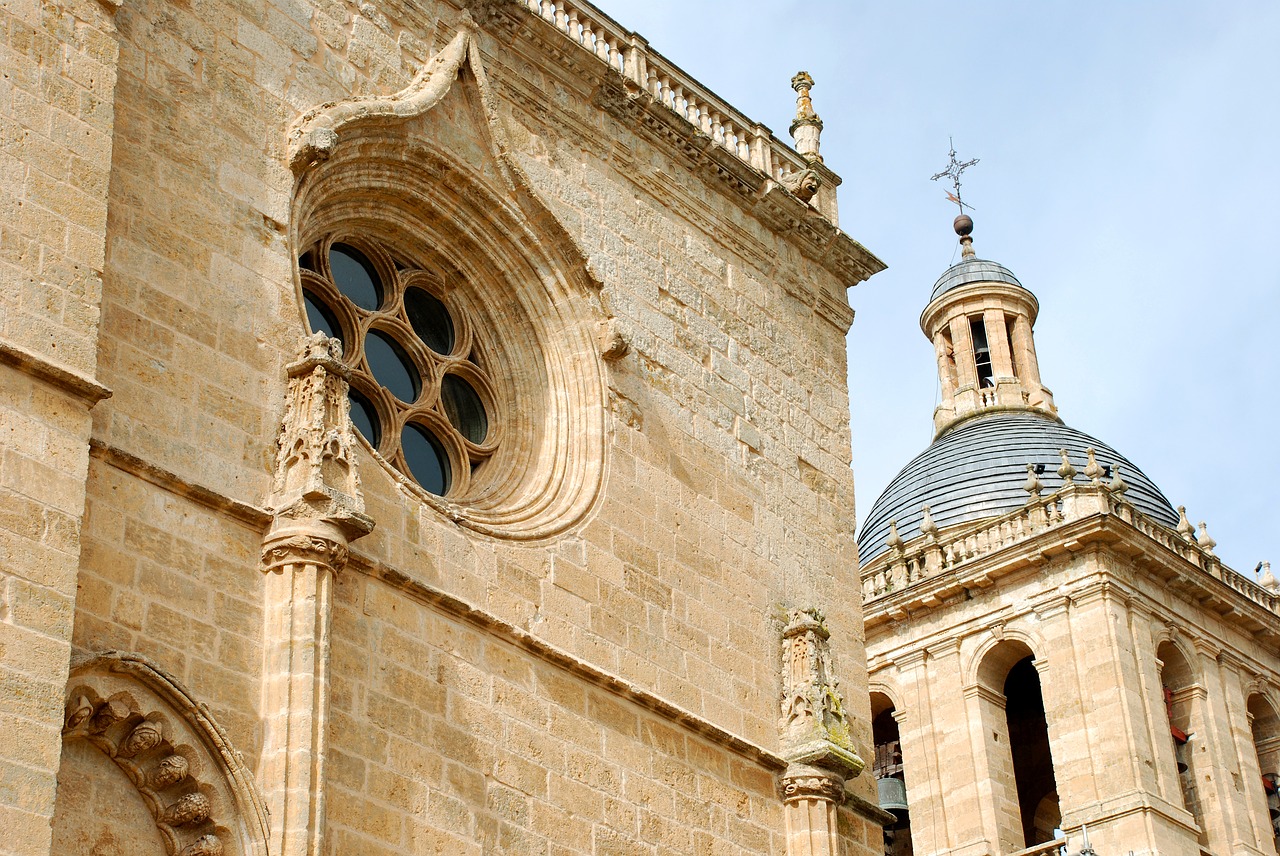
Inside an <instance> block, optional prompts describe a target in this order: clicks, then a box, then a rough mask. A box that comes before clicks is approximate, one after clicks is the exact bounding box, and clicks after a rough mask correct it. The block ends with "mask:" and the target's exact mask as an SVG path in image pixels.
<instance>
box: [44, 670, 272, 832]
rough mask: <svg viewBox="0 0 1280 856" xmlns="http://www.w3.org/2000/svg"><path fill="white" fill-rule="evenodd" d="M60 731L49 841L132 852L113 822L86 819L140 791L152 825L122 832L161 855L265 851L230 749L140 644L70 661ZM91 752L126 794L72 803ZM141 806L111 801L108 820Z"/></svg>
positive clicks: (262, 822) (258, 806)
mask: <svg viewBox="0 0 1280 856" xmlns="http://www.w3.org/2000/svg"><path fill="white" fill-rule="evenodd" d="M62 740H63V763H62V766H61V769H60V770H59V773H58V798H57V804H56V807H55V813H54V842H55V850H58V851H59V852H62V851H64V850H65V851H67V852H69V853H73V852H78V850H77V849H76V848H77V847H81V846H83V847H87V848H91V852H93V853H95V854H96V853H98V852H100V850H103V849H104V845H105V852H115V851H114V850H113V849H112V842H115V846H116V847H120V848H121V849H122V851H126V852H137V851H136V850H135V849H134V848H133V847H132V846H130V843H128V842H125V841H120V840H118V838H119V836H118V835H117V834H116V831H113V830H111V829H108V830H106V832H105V834H104V833H103V832H102V831H101V830H100V826H101V824H99V825H98V826H95V822H96V821H97V820H99V818H97V817H93V816H89V815H91V814H92V813H102V814H113V813H114V812H111V811H104V807H107V808H109V807H110V806H113V805H116V804H128V803H131V802H132V803H134V804H136V803H137V802H138V801H140V802H141V804H142V805H144V806H145V813H146V814H149V816H150V822H151V823H152V824H154V830H141V829H134V830H131V832H133V833H136V834H137V835H138V837H139V840H143V841H146V840H150V841H155V840H156V839H157V838H158V840H159V843H160V846H161V847H162V848H163V852H164V853H165V854H166V856H267V844H266V841H267V815H266V812H265V811H264V809H263V806H262V801H261V799H260V797H259V795H258V792H257V789H256V787H255V786H254V783H253V777H252V774H251V773H250V771H249V770H248V769H247V768H246V767H245V765H244V761H243V759H242V758H241V757H240V753H239V752H237V751H236V750H235V749H234V748H233V747H232V746H231V743H230V741H229V740H228V738H227V735H226V733H225V732H224V731H223V730H222V728H221V727H219V726H218V724H217V723H216V722H215V721H214V720H213V718H212V716H211V715H210V714H209V709H208V708H207V707H206V706H204V705H202V704H200V703H199V702H197V701H196V700H195V698H194V697H193V696H192V695H191V693H190V692H188V691H187V690H186V689H185V688H184V687H183V686H182V685H181V684H179V683H178V682H177V681H176V680H175V679H174V678H172V677H171V676H169V675H168V674H166V673H165V672H164V671H162V670H161V669H160V668H158V667H157V666H156V665H154V664H153V663H151V662H150V661H149V660H147V659H146V658H145V657H143V656H141V655H140V654H128V653H122V652H117V651H110V652H107V653H104V654H100V655H97V656H94V657H90V658H88V659H84V660H81V661H79V662H76V663H73V665H72V669H71V676H70V679H69V680H68V683H67V695H66V709H65V716H64V720H63V728H62ZM82 747H92V750H91V751H90V752H88V753H87V754H86V753H84V752H82V751H81V750H82ZM94 757H100V758H104V759H106V761H108V762H110V765H114V767H115V768H116V769H117V770H118V771H119V773H121V774H123V775H122V776H121V775H115V776H114V777H112V776H107V777H102V776H99V782H100V783H107V784H108V785H110V784H112V783H115V784H119V785H122V786H124V783H125V782H128V786H131V787H132V790H133V791H134V795H131V794H128V793H112V794H109V795H107V794H96V795H95V796H93V798H91V799H88V800H86V802H87V804H80V805H77V804H74V803H76V802H77V798H82V797H84V794H83V792H82V791H81V790H80V789H78V787H77V785H78V781H77V780H78V777H80V776H83V775H86V774H87V773H90V772H92V771H89V770H86V769H85V768H84V766H83V765H84V763H85V761H86V760H88V759H92V758H94ZM90 763H91V764H99V762H93V761H90ZM126 787H127V786H126ZM135 795H136V796H135ZM142 816H144V815H143V813H142V812H139V811H134V812H133V813H132V815H129V813H128V812H127V811H121V812H120V813H119V814H118V816H117V817H116V818H115V820H116V822H117V824H119V823H120V822H121V820H120V819H121V818H125V820H124V821H123V822H125V823H128V822H130V821H129V820H128V818H130V817H131V818H132V819H133V821H134V822H136V821H138V820H139V819H140V818H141V817H142ZM84 852H90V849H85V851H84Z"/></svg>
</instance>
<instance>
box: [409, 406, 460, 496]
mask: <svg viewBox="0 0 1280 856" xmlns="http://www.w3.org/2000/svg"><path fill="white" fill-rule="evenodd" d="M400 449H401V450H402V451H403V452H404V462H405V463H406V464H408V465H409V474H410V475H412V476H413V478H414V481H416V482H417V483H418V484H420V485H422V486H423V487H424V488H426V489H427V491H428V492H429V493H434V494H435V495H436V496H443V495H444V494H445V493H447V492H448V490H449V483H450V481H451V478H450V471H449V457H448V456H447V455H446V454H445V452H444V447H443V446H441V445H440V441H439V440H437V439H436V438H435V437H434V436H432V434H431V432H430V431H428V430H427V429H426V428H423V427H422V426H421V425H415V424H413V423H412V422H410V423H409V424H408V425H406V426H404V433H403V434H401V435H400Z"/></svg>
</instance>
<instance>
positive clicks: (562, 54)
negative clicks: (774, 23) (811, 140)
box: [467, 0, 885, 330]
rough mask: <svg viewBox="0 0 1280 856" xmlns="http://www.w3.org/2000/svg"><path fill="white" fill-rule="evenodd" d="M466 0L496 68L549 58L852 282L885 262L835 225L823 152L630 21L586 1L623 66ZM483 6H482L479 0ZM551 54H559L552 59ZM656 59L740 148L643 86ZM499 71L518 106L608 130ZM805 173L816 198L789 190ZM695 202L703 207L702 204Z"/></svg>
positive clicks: (630, 123)
mask: <svg viewBox="0 0 1280 856" xmlns="http://www.w3.org/2000/svg"><path fill="white" fill-rule="evenodd" d="M467 5H468V6H469V8H470V9H471V12H472V14H473V15H474V16H475V18H476V19H477V20H478V22H479V26H480V31H481V32H483V33H485V34H486V35H487V36H488V38H486V39H481V40H480V44H481V51H482V53H484V55H485V61H486V62H487V63H489V64H490V65H491V66H492V67H494V68H499V67H508V68H509V67H510V65H511V60H510V58H509V57H504V56H503V53H504V52H508V51H509V52H511V53H513V54H515V55H518V56H520V57H521V58H523V59H524V60H525V61H527V62H530V63H532V64H535V65H538V66H540V67H546V71H547V72H548V73H549V74H551V75H552V76H553V77H555V78H556V79H557V80H558V81H560V82H563V83H565V84H567V85H569V86H570V87H572V88H574V89H577V90H578V91H579V92H580V93H582V94H584V95H585V96H586V98H585V99H584V100H588V101H589V102H590V103H591V104H593V105H594V106H595V107H596V108H597V109H599V110H601V111H602V112H604V113H606V114H607V115H609V116H611V117H612V118H613V119H615V120H617V121H618V122H620V123H622V124H623V125H625V126H626V127H628V128H629V129H630V130H632V131H633V132H634V133H636V134H637V135H638V136H640V137H643V138H644V139H646V140H648V141H650V142H651V143H653V144H655V145H657V146H659V147H660V148H662V149H663V150H665V151H666V152H667V153H668V154H670V155H671V156H672V157H673V158H674V159H675V160H676V161H678V162H681V163H683V164H685V165H687V166H688V167H689V168H690V169H691V170H692V171H693V172H694V173H696V174H698V175H701V176H702V177H703V178H705V179H706V180H707V181H708V183H709V184H711V185H712V186H718V187H719V188H720V189H721V190H722V191H723V192H724V196H725V197H726V198H728V199H731V200H733V201H735V202H736V203H738V204H739V205H740V206H741V207H743V208H744V209H745V210H746V211H747V212H748V213H750V214H752V215H753V216H755V217H756V219H758V220H759V221H760V222H761V223H762V224H764V225H765V226H766V227H767V228H768V229H769V230H770V231H772V232H773V233H774V234H776V235H778V236H779V237H781V238H783V239H784V240H787V241H788V242H789V243H791V244H792V245H793V246H795V247H796V248H797V249H798V250H799V251H800V253H801V254H802V255H804V256H805V257H806V258H807V259H809V260H810V261H812V262H815V263H817V264H818V265H820V266H822V267H823V268H825V269H826V270H828V271H829V272H830V273H832V274H834V275H835V276H836V277H837V278H839V280H840V281H841V282H842V283H843V284H844V286H845V287H846V288H849V287H852V286H854V285H857V284H858V283H859V282H862V281H863V280H865V279H867V278H868V277H870V276H872V275H873V274H875V273H878V272H879V271H881V270H884V268H885V265H884V263H883V262H882V261H880V260H879V259H878V258H876V257H875V256H874V255H873V254H872V253H871V252H870V251H868V250H867V249H866V248H865V247H863V246H862V245H861V244H859V243H858V242H857V241H855V240H853V239H852V238H850V237H849V236H848V235H847V234H846V233H844V232H843V231H841V230H840V229H839V227H838V226H837V225H836V216H835V210H836V206H835V188H836V186H837V185H839V184H840V181H841V180H840V177H839V176H838V175H836V174H835V173H834V172H832V171H831V170H830V169H829V168H828V167H827V166H825V165H824V164H823V163H821V162H820V161H814V162H806V161H805V160H804V159H803V158H801V156H800V155H799V154H798V153H796V152H795V151H794V150H793V149H791V148H790V147H788V146H785V145H783V144H782V143H781V142H779V141H778V140H777V139H775V138H774V137H773V136H772V134H770V133H769V131H768V129H767V128H765V127H764V126H763V125H760V124H759V123H756V122H752V121H750V120H748V119H746V118H745V117H742V116H741V114H737V113H736V111H733V110H732V108H731V107H729V106H728V105H727V103H725V102H723V101H721V100H720V99H718V98H717V97H716V96H715V95H714V94H713V93H711V92H710V91H709V90H707V89H706V88H705V87H703V86H701V85H700V84H697V83H696V82H695V81H693V80H692V78H688V77H687V76H685V75H684V73H683V72H680V71H679V69H677V68H675V66H674V65H673V64H671V63H670V62H669V61H668V60H666V59H665V58H662V57H661V55H660V54H657V53H656V52H653V51H650V50H649V49H648V47H647V42H645V40H644V39H643V38H642V37H641V36H639V35H638V34H636V33H630V32H628V31H625V30H623V29H622V28H620V27H619V26H618V25H617V24H616V23H615V22H613V21H612V20H611V19H608V18H607V16H604V15H603V13H600V12H599V11H598V10H595V9H593V8H592V7H589V6H588V5H586V4H579V5H580V6H581V9H582V11H583V12H584V14H589V15H590V16H592V17H596V18H599V19H601V20H600V22H599V23H600V24H601V25H603V26H605V27H606V28H607V29H608V30H609V36H608V37H609V38H610V39H612V40H613V41H614V42H616V43H617V44H616V45H614V47H615V48H616V49H618V50H620V51H623V52H624V53H626V54H627V55H628V57H629V58H628V59H627V60H626V63H624V65H623V68H622V69H619V68H618V66H617V65H616V64H611V63H606V62H604V61H601V60H600V59H599V58H598V57H595V56H593V54H592V53H591V52H590V51H589V50H586V49H584V48H583V46H582V45H580V44H576V43H575V42H574V41H573V40H571V39H570V38H569V37H568V35H567V34H566V33H565V32H563V31H562V30H560V29H558V26H557V25H556V24H554V23H552V22H550V21H546V20H543V19H541V18H540V17H539V16H537V15H535V14H533V13H532V12H530V11H529V10H528V9H527V8H525V7H524V5H523V4H521V3H519V2H517V0H483V2H481V0H473V2H469V3H468V4H467ZM481 6H483V7H485V8H484V9H483V10H480V9H478V7H481ZM488 39H493V40H495V41H496V42H497V43H499V44H500V45H501V46H502V48H503V50H497V51H495V50H491V49H489V48H488V46H487V45H486V42H487V41H488ZM548 58H550V59H551V60H553V63H552V64H550V65H549V64H548V63H547V59H548ZM655 63H661V64H662V66H663V67H664V68H665V69H667V70H668V72H669V73H670V74H671V75H672V79H673V80H674V79H675V76H677V75H678V76H680V77H681V79H683V80H684V81H686V82H685V83H684V84H683V85H684V86H685V87H686V89H685V94H686V96H688V97H690V98H693V97H698V98H701V99H702V101H700V102H698V103H699V104H701V105H702V106H701V107H700V108H699V109H705V110H707V111H711V110H713V109H714V110H715V111H717V112H716V115H717V116H720V115H721V114H723V116H724V119H725V121H726V123H729V120H730V119H732V124H729V126H730V127H733V128H735V129H736V130H735V131H734V133H735V134H736V135H738V138H739V139H740V143H739V146H738V147H737V148H738V149H740V150H739V151H734V147H732V146H730V145H728V143H727V142H726V141H725V140H723V139H721V138H720V136H718V135H719V133H720V132H719V130H718V126H717V129H716V130H714V131H712V132H710V133H708V131H707V130H706V128H705V127H700V126H699V125H698V124H695V122H694V121H692V120H690V119H689V118H687V117H686V116H685V115H684V114H683V113H682V112H677V111H676V110H675V109H674V108H673V107H672V105H671V103H670V100H669V98H668V97H667V96H664V95H662V94H661V93H658V95H657V96H655V94H654V93H653V92H650V91H649V90H648V89H647V88H646V86H645V85H642V83H641V78H640V76H639V75H640V74H641V73H642V72H641V70H640V66H644V65H646V64H647V65H648V66H650V67H652V66H653V65H654V64H655ZM494 78H495V83H496V84H497V85H498V87H499V88H502V89H506V90H509V91H514V92H518V94H519V96H520V97H519V98H518V107H519V108H520V109H522V110H525V111H529V112H532V113H534V114H536V115H537V117H538V118H539V119H540V120H543V121H549V122H552V123H554V124H557V125H559V126H561V127H565V128H569V129H570V130H572V131H574V132H575V136H578V137H580V138H581V139H582V140H583V141H585V142H586V143H587V144H588V145H590V144H591V141H592V138H593V137H595V138H600V137H601V133H600V130H601V129H600V128H599V127H598V126H593V125H592V124H590V123H588V122H584V121H581V120H579V119H577V118H576V117H575V116H574V115H573V114H572V113H571V112H569V111H567V110H565V109H564V108H561V107H558V106H552V105H550V104H549V103H547V100H548V90H547V88H545V87H544V88H541V89H532V88H530V87H527V86H521V85H520V83H519V81H518V79H517V78H518V76H517V75H505V74H504V75H496V74H495V75H494ZM653 80H654V78H652V77H650V78H649V80H648V83H649V84H650V85H652V82H653ZM697 93H701V94H700V95H698V94H697ZM720 105H723V106H720ZM708 121H709V120H708ZM718 121H719V120H718V119H717V122H718ZM594 148H597V149H599V148H600V146H598V145H597V146H594ZM597 153H598V154H605V152H597ZM610 153H612V152H610ZM801 172H808V173H812V174H813V176H814V177H815V178H816V179H817V182H818V184H819V185H820V186H821V187H822V188H823V190H822V191H820V193H819V194H818V196H816V197H814V198H813V199H812V200H811V201H809V202H806V201H804V200H803V199H801V198H800V196H798V195H797V194H796V192H793V190H792V187H793V186H795V185H796V183H795V181H793V180H792V179H793V178H797V177H798V176H799V175H800V173H801ZM686 207H688V206H686ZM692 210H695V211H696V210H697V206H693V208H692ZM758 249H759V250H763V251H764V254H765V256H766V257H767V256H769V255H771V254H770V253H769V252H768V249H767V247H759V248H758ZM818 303H819V305H817V306H815V310H816V311H817V312H819V314H821V315H823V316H824V317H827V318H828V320H830V321H832V323H834V324H837V325H843V327H844V329H846V330H847V329H848V325H849V323H851V322H852V313H851V312H850V311H849V310H848V308H847V307H839V306H834V307H833V306H832V305H829V304H830V303H831V301H825V302H823V301H819V302H818ZM846 316H847V320H845V319H846Z"/></svg>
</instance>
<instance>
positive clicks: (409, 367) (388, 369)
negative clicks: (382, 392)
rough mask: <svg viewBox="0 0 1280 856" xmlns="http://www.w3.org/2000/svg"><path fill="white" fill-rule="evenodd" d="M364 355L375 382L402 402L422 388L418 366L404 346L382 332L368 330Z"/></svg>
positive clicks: (414, 398)
mask: <svg viewBox="0 0 1280 856" xmlns="http://www.w3.org/2000/svg"><path fill="white" fill-rule="evenodd" d="M364 355H365V359H367V360H368V361H369V371H371V372H373V378H374V380H376V381H377V382H378V383H380V384H382V385H383V386H385V387H386V388H387V389H389V390H390V391H391V394H392V395H394V396H395V397H396V398H398V399H400V400H401V401H404V402H410V403H411V402H413V401H415V400H417V398H418V393H419V392H421V390H422V380H421V378H419V377H418V370H417V369H416V368H415V367H414V365H413V362H412V361H411V360H410V359H409V355H408V354H406V353H405V352H404V349H403V348H401V347H400V346H399V345H398V344H396V342H395V340H394V339H392V338H391V337H390V336H388V335H386V334H385V333H381V332H379V331H377V330H370V331H369V335H368V337H367V338H365V340H364Z"/></svg>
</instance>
